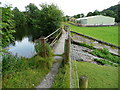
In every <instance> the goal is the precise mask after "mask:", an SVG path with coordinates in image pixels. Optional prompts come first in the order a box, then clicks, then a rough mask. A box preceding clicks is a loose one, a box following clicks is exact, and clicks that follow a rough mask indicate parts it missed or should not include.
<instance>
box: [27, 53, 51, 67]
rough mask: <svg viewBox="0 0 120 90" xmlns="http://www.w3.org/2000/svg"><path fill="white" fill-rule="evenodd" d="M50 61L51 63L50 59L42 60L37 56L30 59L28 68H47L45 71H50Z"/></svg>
mask: <svg viewBox="0 0 120 90" xmlns="http://www.w3.org/2000/svg"><path fill="white" fill-rule="evenodd" d="M52 61H53V59H52V57H47V58H43V57H40V56H38V55H37V56H35V57H33V58H31V59H30V61H29V66H30V67H31V68H46V67H47V69H50V68H51V66H52Z"/></svg>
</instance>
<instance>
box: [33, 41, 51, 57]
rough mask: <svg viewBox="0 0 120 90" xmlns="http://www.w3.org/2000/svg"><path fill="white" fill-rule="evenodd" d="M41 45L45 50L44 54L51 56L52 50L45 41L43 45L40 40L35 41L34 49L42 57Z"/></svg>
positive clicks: (42, 49)
mask: <svg viewBox="0 0 120 90" xmlns="http://www.w3.org/2000/svg"><path fill="white" fill-rule="evenodd" d="M43 47H44V48H45V50H46V56H47V57H51V56H53V51H52V49H51V47H50V46H49V44H48V43H45V46H43V44H42V43H41V42H40V41H36V44H35V49H36V52H37V54H38V55H39V56H41V57H43V51H44V48H43Z"/></svg>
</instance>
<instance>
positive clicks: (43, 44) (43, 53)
mask: <svg viewBox="0 0 120 90" xmlns="http://www.w3.org/2000/svg"><path fill="white" fill-rule="evenodd" d="M40 41H41V44H42V46H43V52H42V56H43V57H46V47H45V38H40Z"/></svg>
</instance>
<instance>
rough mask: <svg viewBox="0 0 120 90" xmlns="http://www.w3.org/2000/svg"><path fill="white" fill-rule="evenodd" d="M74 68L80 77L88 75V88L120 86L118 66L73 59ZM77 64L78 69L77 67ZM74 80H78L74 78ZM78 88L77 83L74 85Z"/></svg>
mask: <svg viewBox="0 0 120 90" xmlns="http://www.w3.org/2000/svg"><path fill="white" fill-rule="evenodd" d="M72 63H73V65H74V66H73V68H74V71H73V73H75V70H77V72H78V77H80V76H81V75H86V76H87V77H88V78H89V82H88V84H89V85H88V88H118V68H117V67H112V66H101V65H96V64H92V63H87V62H77V61H73V62H72ZM75 64H76V69H75ZM73 80H74V81H73V82H78V80H77V79H73ZM74 88H76V85H74Z"/></svg>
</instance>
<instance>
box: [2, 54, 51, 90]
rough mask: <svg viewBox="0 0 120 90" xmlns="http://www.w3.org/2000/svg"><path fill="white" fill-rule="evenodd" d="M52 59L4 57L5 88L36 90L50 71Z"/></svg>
mask: <svg viewBox="0 0 120 90" xmlns="http://www.w3.org/2000/svg"><path fill="white" fill-rule="evenodd" d="M50 60H51V61H52V58H46V59H44V58H42V57H40V56H34V57H32V58H30V59H26V58H17V57H15V56H12V55H6V56H4V57H3V68H2V69H3V70H2V72H3V73H2V74H3V88H35V87H36V86H37V85H39V83H40V81H41V80H42V79H43V78H44V76H45V75H46V74H47V73H48V72H49V70H50V67H51V65H50V62H49V63H48V62H46V61H50Z"/></svg>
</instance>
